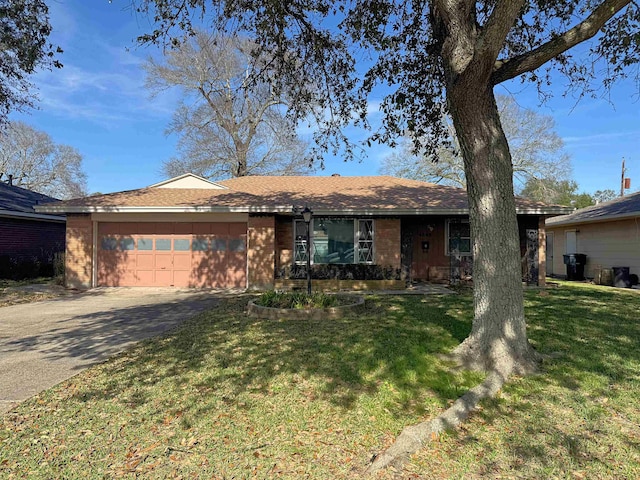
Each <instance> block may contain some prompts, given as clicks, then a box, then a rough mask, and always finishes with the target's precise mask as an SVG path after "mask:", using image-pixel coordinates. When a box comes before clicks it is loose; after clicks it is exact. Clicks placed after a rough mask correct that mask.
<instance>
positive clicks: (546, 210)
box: [36, 205, 566, 216]
mask: <svg viewBox="0 0 640 480" xmlns="http://www.w3.org/2000/svg"><path fill="white" fill-rule="evenodd" d="M36 210H37V212H39V213H49V214H56V213H57V214H64V213H283V214H286V213H289V214H292V213H293V212H292V206H291V205H286V206H266V205H262V206H251V207H226V206H225V207H221V206H212V205H196V206H179V205H176V206H140V207H132V206H129V207H125V206H90V205H80V206H65V205H59V206H58V205H48V206H47V205H39V206H37V207H36ZM336 213H339V214H341V215H394V216H398V215H407V216H410V215H468V214H469V209H468V208H446V207H444V208H443V207H434V208H401V209H400V208H364V209H363V208H343V209H340V210H336V209H327V208H324V209H323V208H318V209H314V214H315V215H331V214H334V215H335V214H336ZM516 213H517V214H518V215H562V214H564V213H566V207H518V208H517V209H516Z"/></svg>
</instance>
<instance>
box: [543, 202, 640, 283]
mask: <svg viewBox="0 0 640 480" xmlns="http://www.w3.org/2000/svg"><path fill="white" fill-rule="evenodd" d="M546 227H547V255H548V256H547V264H548V265H547V272H548V273H549V274H555V275H558V276H564V275H565V274H566V267H565V265H564V263H563V255H565V254H571V253H582V254H586V255H587V259H586V260H587V261H586V264H585V271H584V273H585V276H586V277H587V278H594V277H596V276H597V275H598V272H599V271H600V270H601V269H610V268H613V267H629V268H630V273H631V274H636V275H639V274H640V193H633V194H631V195H627V196H624V197H620V198H616V199H615V200H610V201H608V202H603V203H600V204H598V205H594V206H591V207H586V208H581V209H580V210H576V211H575V212H574V213H571V214H570V215H562V216H559V217H554V218H550V219H548V220H547V222H546Z"/></svg>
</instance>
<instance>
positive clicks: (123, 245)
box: [97, 222, 246, 288]
mask: <svg viewBox="0 0 640 480" xmlns="http://www.w3.org/2000/svg"><path fill="white" fill-rule="evenodd" d="M98 232H99V237H98V265H97V277H98V284H99V285H105V286H176V287H214V288H230V287H233V288H244V287H245V286H246V224H242V223H233V224H230V223H189V222H185V223H154V222H147V223H134V222H131V223H126V222H122V223H113V222H112V223H99V224H98ZM231 232H234V234H233V235H231V234H230V233H231Z"/></svg>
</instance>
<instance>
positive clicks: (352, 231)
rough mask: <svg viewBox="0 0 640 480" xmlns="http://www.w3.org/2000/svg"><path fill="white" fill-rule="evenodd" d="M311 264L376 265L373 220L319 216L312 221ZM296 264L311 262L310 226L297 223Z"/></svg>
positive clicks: (296, 221)
mask: <svg viewBox="0 0 640 480" xmlns="http://www.w3.org/2000/svg"><path fill="white" fill-rule="evenodd" d="M310 227H311V231H310V236H311V242H310V243H311V245H310V247H311V248H310V250H311V263H313V264H330V263H335V264H354V263H373V260H374V248H373V236H374V228H373V220H359V219H351V218H332V217H315V218H313V219H312V220H311V225H310ZM294 239H295V241H294V261H295V263H298V264H305V263H306V262H307V252H308V250H309V249H308V248H307V225H306V224H305V223H304V221H303V220H294Z"/></svg>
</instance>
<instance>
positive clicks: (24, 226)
mask: <svg viewBox="0 0 640 480" xmlns="http://www.w3.org/2000/svg"><path fill="white" fill-rule="evenodd" d="M53 201H57V199H55V198H52V197H48V196H47V195H42V194H40V193H36V192H32V191H31V190H26V189H24V188H20V187H16V186H13V185H8V184H6V183H4V182H0V278H21V277H22V278H25V277H33V276H37V275H51V274H52V273H53V258H54V255H55V254H56V253H60V252H63V251H64V243H65V217H64V215H61V214H55V215H47V214H43V213H38V212H36V211H35V210H34V207H35V206H37V205H42V204H46V203H48V202H53Z"/></svg>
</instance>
